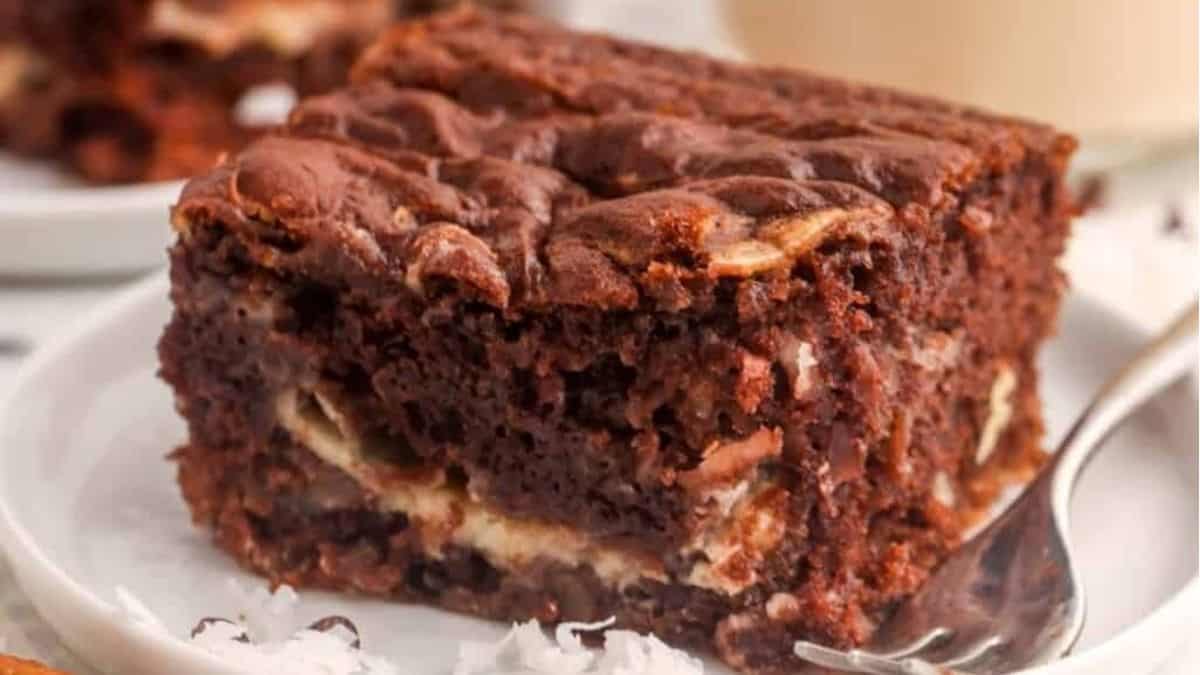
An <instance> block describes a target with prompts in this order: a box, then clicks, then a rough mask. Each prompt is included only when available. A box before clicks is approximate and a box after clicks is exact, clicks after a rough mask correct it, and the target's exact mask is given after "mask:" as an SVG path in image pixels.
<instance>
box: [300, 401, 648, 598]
mask: <svg viewBox="0 0 1200 675" xmlns="http://www.w3.org/2000/svg"><path fill="white" fill-rule="evenodd" d="M299 398H300V396H299V395H298V394H297V392H295V391H290V392H287V393H285V394H283V395H282V396H280V397H279V399H278V401H277V403H276V414H277V415H278V419H279V421H280V423H281V424H282V425H283V426H284V428H286V429H287V430H288V431H289V432H291V433H292V435H293V436H295V437H296V439H297V440H298V441H299V442H301V443H303V444H304V445H305V446H306V447H308V449H310V450H311V451H312V452H313V453H314V454H316V455H317V456H318V457H320V458H321V459H323V460H325V461H326V462H329V463H330V464H332V465H334V466H336V467H338V468H339V469H341V470H342V471H345V472H346V473H347V474H349V475H350V476H351V477H352V478H354V479H355V480H356V481H358V482H359V484H361V485H362V486H363V487H364V488H366V489H367V490H369V491H371V492H373V493H375V494H377V495H379V499H380V503H381V506H382V507H383V508H385V509H388V510H392V511H401V512H403V513H405V514H407V515H408V516H409V517H410V518H411V519H414V520H415V521H417V523H418V526H419V527H420V528H421V529H420V531H421V534H422V539H423V543H424V544H425V546H426V548H427V553H429V554H430V555H434V556H440V555H441V554H442V551H443V549H444V547H445V546H446V545H447V544H457V545H461V546H469V547H471V548H473V549H476V550H477V551H479V552H480V553H483V554H484V555H486V556H487V558H488V560H489V561H490V562H491V563H492V564H493V565H496V566H497V567H501V568H516V567H520V566H522V565H524V564H526V563H529V562H532V560H533V559H534V558H545V559H549V560H554V561H557V562H560V563H563V564H565V565H570V566H575V565H581V564H590V565H591V566H592V569H593V570H594V571H595V573H596V575H597V576H599V577H600V578H601V579H604V580H605V581H606V582H608V583H612V584H615V585H617V586H625V585H627V584H629V583H633V582H636V581H638V580H640V579H642V578H649V579H657V580H660V581H665V580H666V575H665V573H664V572H663V570H662V567H661V563H660V562H659V561H657V560H650V559H649V558H648V557H646V556H636V555H633V554H631V553H629V552H626V551H622V550H619V549H615V548H610V547H605V546H601V545H597V544H595V543H594V542H592V541H591V539H590V538H589V537H588V536H586V535H585V534H582V533H580V532H578V531H576V530H574V529H572V528H569V527H565V526H562V525H556V524H552V523H542V522H537V521H533V520H526V519H517V518H511V517H509V516H506V515H504V514H501V513H499V512H496V511H494V510H492V509H489V508H487V507H486V506H483V505H481V504H480V503H478V502H477V501H474V500H472V499H471V498H470V497H469V496H468V495H467V493H466V492H465V491H463V490H461V489H456V488H453V487H450V486H447V485H445V484H444V481H442V480H441V479H440V476H437V475H434V476H432V477H430V478H425V479H419V478H408V479H398V478H396V477H394V476H390V475H388V474H389V467H387V466H386V465H384V464H383V463H381V462H378V461H372V460H370V459H368V458H367V453H365V452H364V446H363V443H362V442H361V441H359V440H358V439H355V438H354V437H352V436H349V435H347V434H345V433H344V431H343V429H339V425H338V424H335V422H334V420H340V419H341V415H339V414H338V413H336V412H335V411H334V412H330V411H331V410H332V409H333V407H334V406H332V405H331V404H330V403H329V401H328V400H327V399H326V400H322V399H323V397H317V400H318V401H321V403H320V410H321V413H323V414H315V413H316V411H314V410H311V409H306V408H305V407H304V406H303V405H302V404H301V403H300V401H299Z"/></svg>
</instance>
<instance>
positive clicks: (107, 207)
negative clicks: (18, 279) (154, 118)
mask: <svg viewBox="0 0 1200 675" xmlns="http://www.w3.org/2000/svg"><path fill="white" fill-rule="evenodd" d="M181 186H182V183H179V182H169V183H149V184H144V185H120V186H112V187H91V186H86V185H81V184H79V183H78V182H75V181H73V180H72V179H71V178H70V177H69V176H67V175H65V174H64V173H63V172H62V171H60V170H58V169H57V168H55V167H54V166H52V165H50V164H47V163H43V162H35V161H30V160H26V159H20V158H16V157H13V156H12V155H9V154H0V275H3V276H68V275H69V276H83V275H107V274H119V273H125V272H133V271H139V270H146V269H150V268H152V267H156V266H158V265H161V264H163V262H165V261H166V256H165V255H164V254H163V250H164V249H165V248H166V247H167V244H168V242H169V240H170V235H171V232H170V227H169V226H168V224H167V223H168V220H167V218H168V212H169V209H170V207H171V204H173V203H174V202H175V198H176V197H178V196H179V190H180V187H181Z"/></svg>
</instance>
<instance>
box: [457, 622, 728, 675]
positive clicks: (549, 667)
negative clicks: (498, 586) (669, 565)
mask: <svg viewBox="0 0 1200 675" xmlns="http://www.w3.org/2000/svg"><path fill="white" fill-rule="evenodd" d="M612 623H613V620H612V619H609V620H608V621H605V622H603V623H595V624H579V623H564V624H559V626H558V628H557V629H555V631H554V640H551V639H550V638H548V637H547V636H546V634H545V633H544V632H542V628H541V625H539V624H538V622H537V621H529V622H526V623H522V624H516V625H514V626H513V628H512V630H511V631H509V633H508V635H506V636H504V638H502V639H501V640H500V641H499V642H495V643H491V644H489V643H464V644H463V645H462V646H461V647H460V649H459V653H458V665H457V666H455V668H454V675H702V674H703V672H704V666H703V664H701V663H700V661H699V660H697V659H695V658H693V657H691V656H689V655H687V654H686V653H684V652H682V651H679V650H677V649H673V648H671V647H668V646H667V645H666V644H665V643H664V642H663V641H662V640H659V639H658V638H657V637H655V636H653V635H639V634H637V633H634V632H632V631H626V630H609V631H605V633H604V649H603V650H602V651H601V652H599V653H597V652H593V651H591V650H589V649H587V648H586V647H584V646H583V642H582V641H581V640H580V639H579V633H581V632H592V631H597V630H602V629H604V628H607V627H609V626H611V625H612Z"/></svg>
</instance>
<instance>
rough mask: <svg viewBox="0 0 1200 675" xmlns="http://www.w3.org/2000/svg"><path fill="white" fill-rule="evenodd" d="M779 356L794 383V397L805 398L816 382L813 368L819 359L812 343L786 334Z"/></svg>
mask: <svg viewBox="0 0 1200 675" xmlns="http://www.w3.org/2000/svg"><path fill="white" fill-rule="evenodd" d="M778 358H779V364H780V365H782V366H783V369H784V371H785V372H787V374H788V379H789V381H790V384H791V385H792V398H794V399H796V400H799V399H801V398H804V395H805V394H807V393H808V390H809V389H811V388H812V386H813V385H814V384H815V383H816V377H815V376H814V375H813V369H814V368H816V366H817V359H816V356H815V355H814V353H813V346H812V343H810V342H806V341H804V340H801V339H800V338H797V337H795V336H791V335H789V336H786V337H785V338H784V340H783V343H782V344H781V345H780V346H779V353H778Z"/></svg>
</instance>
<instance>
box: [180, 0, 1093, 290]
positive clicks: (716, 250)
mask: <svg viewBox="0 0 1200 675" xmlns="http://www.w3.org/2000/svg"><path fill="white" fill-rule="evenodd" d="M354 79H355V82H356V83H355V84H354V85H353V86H351V87H350V88H348V89H346V90H344V91H340V92H337V93H334V94H330V95H327V96H323V97H317V98H312V99H309V100H306V101H304V102H303V103H301V104H300V106H299V107H298V108H297V109H296V110H295V111H294V113H293V114H292V116H291V119H290V121H289V123H288V125H287V127H286V128H285V129H284V130H283V131H282V132H281V133H280V134H278V135H277V136H275V137H273V138H269V139H266V140H264V141H262V142H259V143H257V144H255V145H253V146H252V147H251V148H250V149H249V150H248V151H246V152H244V153H242V154H241V155H239V156H237V157H235V158H234V159H232V160H231V161H229V162H227V163H226V164H225V165H223V166H222V167H221V168H220V169H219V170H218V171H216V172H215V173H213V174H210V175H209V176H207V177H205V178H202V179H199V180H197V181H193V182H192V183H191V184H190V185H189V186H188V188H187V191H186V192H185V193H184V196H183V198H182V200H181V201H180V204H179V206H178V207H177V208H176V211H175V222H176V224H177V226H178V227H179V228H181V229H183V230H186V228H187V223H188V222H189V221H191V220H193V219H196V218H204V217H206V214H207V213H208V212H214V213H215V212H220V214H219V215H220V216H221V217H222V218H223V219H224V220H227V221H228V222H230V223H231V224H232V225H233V226H234V227H235V229H239V230H245V231H246V233H247V235H248V237H250V239H253V238H254V237H255V236H259V235H261V236H262V239H263V241H264V242H265V241H266V240H271V241H275V242H276V243H277V244H279V245H280V246H286V247H289V248H292V249H296V251H295V252H293V253H290V254H289V255H287V256H280V255H277V252H278V249H279V246H275V247H274V249H273V250H274V251H275V253H273V252H272V245H271V244H269V243H266V244H263V243H261V242H260V243H259V244H257V245H259V246H260V247H262V248H260V250H261V260H262V261H263V262H264V263H266V264H268V265H271V264H280V265H302V264H304V261H305V260H311V259H313V258H314V257H320V258H322V259H324V258H325V257H326V256H330V255H332V256H334V257H336V258H339V259H341V260H342V261H343V262H344V263H345V264H346V265H349V266H353V267H357V268H359V269H362V270H374V271H376V272H378V273H380V274H382V275H385V276H391V277H393V278H394V280H395V281H396V282H397V283H398V285H401V286H405V287H407V288H408V289H410V291H412V292H414V293H418V294H420V293H422V292H424V290H425V282H426V281H427V280H431V279H444V280H448V281H452V282H455V283H457V284H459V285H460V286H461V288H462V289H464V290H466V291H467V292H469V293H472V294H473V295H474V296H475V297H476V298H477V299H479V300H480V301H482V302H485V303H487V304H489V305H491V306H493V307H497V308H501V309H504V310H507V311H520V310H522V309H529V310H533V309H535V308H537V307H546V306H552V305H578V306H592V307H601V308H606V309H632V308H634V307H637V306H639V304H640V303H643V302H646V301H647V300H648V301H651V302H654V303H655V304H656V306H658V307H659V308H662V309H671V308H672V307H675V308H681V307H682V306H686V305H687V303H688V296H689V293H688V288H689V287H691V286H696V285H699V286H704V285H708V284H712V283H713V281H714V280H715V279H717V278H719V277H722V276H750V275H754V274H758V273H762V272H766V271H770V270H774V269H780V268H790V266H791V264H792V263H793V261H795V260H796V258H798V257H799V256H802V255H804V254H806V253H808V252H809V251H812V250H814V249H816V248H818V247H819V246H820V244H821V243H822V241H824V240H825V239H827V238H829V237H833V236H837V237H847V236H848V237H859V238H862V239H867V240H869V239H871V238H887V237H903V236H908V234H909V233H907V232H905V227H904V223H905V222H906V221H908V222H912V221H919V220H922V219H928V218H929V212H930V211H936V210H939V209H945V208H948V207H950V206H951V205H952V204H953V203H954V202H956V201H957V200H958V199H959V198H960V196H961V192H962V191H963V190H964V188H966V187H967V186H969V185H971V184H972V182H973V181H976V180H979V179H981V178H983V177H986V176H988V175H994V174H999V173H1003V172H1005V171H1008V170H1011V169H1012V168H1014V167H1016V166H1018V165H1020V164H1022V163H1029V164H1035V165H1036V164H1042V165H1043V166H1044V169H1043V170H1044V171H1047V172H1054V171H1058V170H1061V168H1062V166H1063V164H1064V163H1065V161H1066V157H1067V155H1068V154H1069V153H1070V151H1071V149H1072V148H1073V141H1072V140H1071V139H1070V138H1069V137H1066V136H1063V135H1059V134H1056V133H1055V132H1053V131H1051V130H1050V129H1048V128H1046V127H1041V126H1035V125H1031V124H1027V123H1022V122H1018V121H1014V120H1009V119H1005V118H999V117H991V116H986V115H984V114H982V113H978V112H975V111H972V110H970V109H965V108H956V107H952V106H949V105H946V104H940V103H935V102H932V101H928V100H924V99H919V98H914V97H908V96H903V95H900V94H895V93H892V92H888V91H884V90H879V89H871V88H865V87H857V86H853V85H847V84H844V83H841V82H837V81H831V80H825V79H821V78H817V77H814V76H808V75H804V74H799V73H795V72H792V71H783V70H774V69H768V68H757V67H750V66H738V65H730V64H726V63H722V62H718V61H713V60H710V59H707V58H704V57H702V56H698V55H692V54H678V53H675V52H668V51H664V50H659V49H655V48H652V47H644V46H640V45H631V44H629V43H624V42H618V41H615V40H612V39H608V38H604V37H597V36H577V35H576V34H573V33H569V32H567V31H565V30H563V29H559V28H556V27H553V26H551V25H548V24H546V23H543V22H540V21H537V20H535V19H529V18H522V17H512V16H501V15H495V14H491V13H484V12H480V11H472V10H463V11H458V12H453V13H450V14H445V15H441V16H439V17H437V18H434V19H431V20H429V21H426V22H416V23H411V24H407V25H404V26H402V27H400V28H398V29H396V30H395V31H393V32H392V33H391V34H390V35H388V36H387V37H386V38H385V39H383V40H382V41H380V42H379V43H378V44H376V45H375V46H374V47H373V48H372V49H371V50H370V51H369V53H368V54H367V56H366V58H365V59H363V60H362V61H361V62H360V64H359V65H358V67H357V69H356V74H355V77H354ZM1049 198H1052V199H1053V198H1058V199H1063V198H1062V196H1061V195H1057V196H1056V195H1050V196H1049ZM973 215H980V216H982V217H985V215H984V214H981V212H980V211H979V209H978V208H976V209H975V211H974V212H971V213H964V214H963V217H962V220H963V222H962V226H963V227H967V228H978V227H983V226H986V224H985V223H980V222H976V221H977V220H978V219H975V220H972V217H973ZM256 230H257V231H258V232H257V233H256V232H255V231H256Z"/></svg>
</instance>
